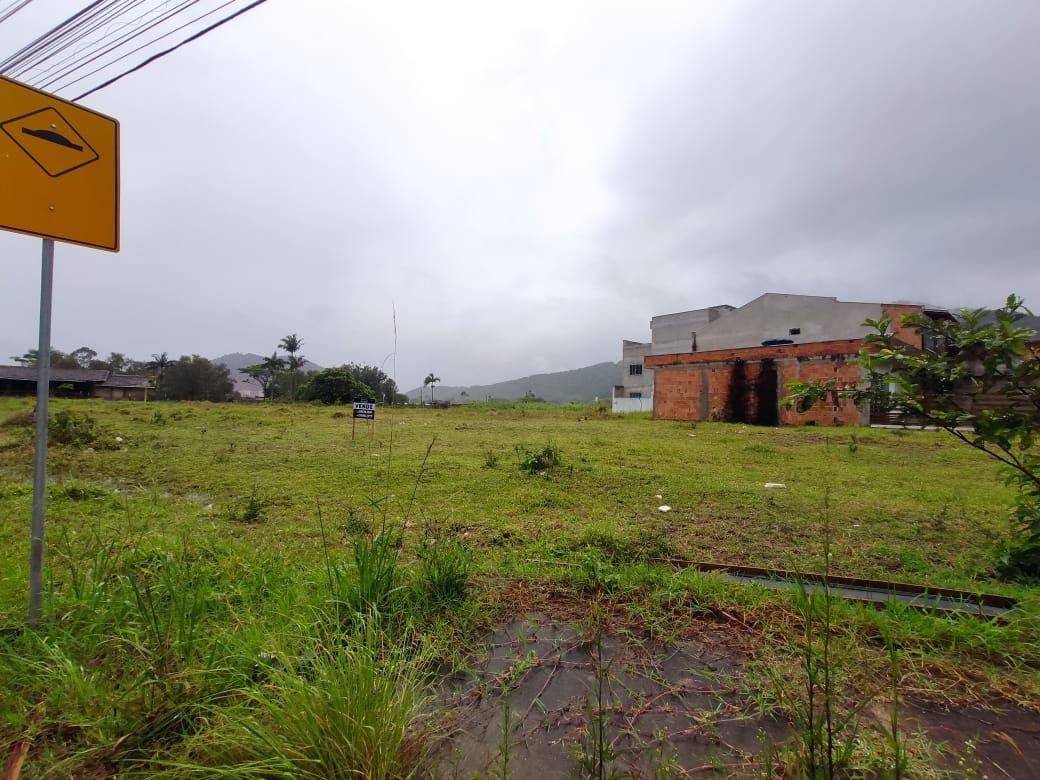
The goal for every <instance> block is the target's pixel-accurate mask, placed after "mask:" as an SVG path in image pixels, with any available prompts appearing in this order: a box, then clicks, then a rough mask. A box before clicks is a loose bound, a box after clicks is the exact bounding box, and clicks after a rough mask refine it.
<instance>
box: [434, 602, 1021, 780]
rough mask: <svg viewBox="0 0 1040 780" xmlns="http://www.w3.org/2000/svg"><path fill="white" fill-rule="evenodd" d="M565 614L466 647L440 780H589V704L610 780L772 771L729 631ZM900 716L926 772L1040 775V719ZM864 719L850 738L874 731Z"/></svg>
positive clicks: (447, 696)
mask: <svg viewBox="0 0 1040 780" xmlns="http://www.w3.org/2000/svg"><path fill="white" fill-rule="evenodd" d="M542 606H547V605H542ZM567 606H568V608H566V609H563V610H561V611H562V612H563V613H564V614H563V619H562V620H558V619H554V617H553V616H552V615H550V614H547V612H545V611H537V612H530V613H528V614H526V615H525V616H524V617H522V618H519V619H514V620H510V621H508V622H505V623H502V624H501V625H499V626H498V627H497V628H495V629H494V630H493V631H492V632H491V633H490V634H488V635H487V636H486V637H485V639H484V641H483V642H482V643H481V645H480V646H479V647H478V648H475V652H474V654H473V664H472V667H471V670H470V671H469V672H468V673H466V674H460V675H457V676H455V677H453V678H452V679H451V680H450V681H449V682H448V683H447V684H446V685H445V686H444V687H443V689H442V697H441V704H442V705H444V706H445V707H446V710H447V711H448V712H449V713H450V715H449V721H448V722H447V723H446V724H445V732H446V733H448V734H450V737H449V738H448V739H447V740H446V742H445V744H444V746H443V747H442V749H441V750H440V752H439V754H438V768H439V773H440V776H442V777H461V778H471V777H501V776H502V770H503V767H504V765H505V764H508V767H507V768H508V777H511V778H514V779H515V780H522V779H523V778H537V779H538V780H548V779H549V778H567V777H578V776H589V775H588V773H587V772H582V763H583V761H584V762H586V763H588V762H590V761H594V760H595V755H596V746H597V744H599V743H597V740H596V738H595V734H596V729H597V718H596V712H597V701H598V697H601V699H602V710H603V712H604V716H603V721H604V723H605V728H604V733H605V734H606V739H605V740H604V741H603V743H602V744H605V745H606V746H607V750H608V758H609V759H610V762H609V766H610V767H611V768H612V769H613V771H614V772H615V776H617V775H620V776H622V777H635V778H643V777H646V778H654V777H687V776H697V777H701V776H715V777H756V776H764V775H763V772H764V769H765V767H766V766H767V764H769V763H770V758H769V755H770V754H772V755H773V756H774V759H773V760H774V761H775V756H776V755H777V754H778V753H779V752H780V749H781V748H782V746H783V744H784V743H785V742H786V741H788V740H790V739H791V738H792V737H793V735H794V732H793V729H792V727H791V725H790V724H788V723H786V722H785V721H783V720H781V719H778V718H775V717H771V716H769V715H766V714H763V711H762V707H761V706H760V703H759V702H758V701H757V700H756V697H755V696H753V695H752V694H751V693H749V687H748V686H747V685H745V684H743V683H744V682H745V679H744V678H745V668H746V664H747V662H748V660H749V659H748V655H747V653H746V652H745V649H746V647H747V644H746V643H743V642H741V641H734V639H733V636H734V635H733V633H732V631H730V630H728V629H723V628H722V627H721V626H713V625H708V626H705V629H706V630H705V631H703V632H697V633H698V635H699V636H698V638H690V639H686V638H684V639H681V640H677V641H674V642H669V643H665V642H659V641H656V640H651V639H649V638H648V637H647V636H645V635H640V632H639V631H627V630H621V631H618V630H617V628H616V626H614V625H613V624H611V627H610V628H609V629H608V630H606V631H600V632H597V631H594V630H591V629H590V628H589V627H588V624H587V623H586V622H585V621H581V622H579V621H576V620H575V619H574V616H575V614H576V610H575V605H567ZM902 709H903V713H902V718H901V724H902V727H903V729H905V730H906V732H907V733H915V732H916V733H918V734H922V735H927V737H928V739H929V740H930V741H931V742H932V743H933V745H932V749H931V752H932V756H931V758H930V759H929V762H930V763H933V764H934V766H935V767H936V768H942V769H946V770H949V771H951V772H952V776H954V777H964V776H976V777H978V776H986V777H989V778H1004V777H1010V778H1016V779H1017V778H1040V715H1038V714H1036V713H1032V712H1028V711H1026V710H1023V709H1021V708H1018V707H1015V706H1013V705H1010V704H1005V703H1001V702H992V703H991V705H990V706H987V707H980V706H972V707H965V708H961V709H954V710H949V709H944V708H941V707H939V706H937V705H935V704H934V703H929V702H925V701H918V700H908V701H905V702H903V708H902ZM885 713H886V709H885V708H884V707H878V708H875V709H874V715H873V717H876V718H878V719H883V718H884V717H886V715H885ZM870 717H871V716H870V715H868V716H867V720H866V721H865V724H864V728H872V727H874V725H880V723H878V724H873V723H871V722H870V721H869V718H870ZM506 724H508V736H506V734H505V732H504V728H505V726H506ZM507 745H508V747H507ZM973 771H974V772H975V773H976V774H974V775H972V774H970V773H971V772H973ZM608 776H610V775H609V773H608ZM777 776H781V773H780V771H779V769H778V770H777Z"/></svg>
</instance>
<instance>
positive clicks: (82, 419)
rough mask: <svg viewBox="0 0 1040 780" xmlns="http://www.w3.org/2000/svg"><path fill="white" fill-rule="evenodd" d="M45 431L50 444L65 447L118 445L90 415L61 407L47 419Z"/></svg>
mask: <svg viewBox="0 0 1040 780" xmlns="http://www.w3.org/2000/svg"><path fill="white" fill-rule="evenodd" d="M47 433H48V440H49V442H50V443H51V444H57V445H65V446H67V447H94V448H95V449H116V448H117V445H118V442H116V441H115V439H114V438H111V437H109V436H107V435H106V431H105V430H104V429H103V428H101V426H99V425H98V422H97V420H96V419H95V418H94V417H93V416H92V415H89V414H86V413H85V412H76V411H73V410H72V409H62V410H61V411H59V412H57V413H56V414H54V415H53V416H52V417H51V418H50V420H48V421H47Z"/></svg>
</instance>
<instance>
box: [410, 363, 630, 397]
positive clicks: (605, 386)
mask: <svg viewBox="0 0 1040 780" xmlns="http://www.w3.org/2000/svg"><path fill="white" fill-rule="evenodd" d="M620 372H621V364H620V363H597V364H596V365H594V366H585V368H576V369H573V370H571V371H557V372H556V373H553V374H534V375H532V376H525V377H523V378H521V379H510V380H508V381H506V382H497V383H495V384H493V385H469V386H461V385H460V386H455V385H437V386H436V389H435V390H434V394H433V397H434V398H435V399H437V400H439V401H440V400H443V401H483V400H484V399H486V398H487V397H488V396H490V397H491V398H495V399H499V400H514V399H517V398H523V397H524V395H526V394H527V393H528V392H531V393H533V394H534V395H536V396H538V397H539V398H544V399H545V400H546V401H551V402H553V403H582V402H591V401H594V400H595V399H596V398H599V400H601V401H605V400H609V399H610V397H611V395H612V393H613V390H614V385H616V384H617V383H618V382H619V381H620V380H621V374H620ZM463 391H465V392H466V393H467V396H466V397H465V398H463V397H462V393H463ZM420 392H422V393H424V396H425V397H426V398H429V395H430V393H429V390H426V389H424V388H421V387H417V388H415V389H414V390H410V391H408V393H407V395H408V397H409V398H411V399H412V400H413V401H418V400H419V393H420Z"/></svg>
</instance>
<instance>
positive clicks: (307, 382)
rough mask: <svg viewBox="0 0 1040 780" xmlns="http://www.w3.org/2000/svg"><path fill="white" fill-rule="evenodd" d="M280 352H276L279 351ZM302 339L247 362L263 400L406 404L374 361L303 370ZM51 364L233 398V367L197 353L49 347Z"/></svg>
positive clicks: (35, 356) (191, 395) (205, 397)
mask: <svg viewBox="0 0 1040 780" xmlns="http://www.w3.org/2000/svg"><path fill="white" fill-rule="evenodd" d="M279 349H281V350H283V351H284V353H285V354H284V355H280V354H279V353H278V350H279ZM302 349H303V339H302V338H301V337H300V336H299V335H297V334H295V333H291V334H289V335H288V336H286V337H285V338H283V339H281V340H280V341H279V342H278V346H277V348H276V349H275V350H274V351H273V352H272V354H271V355H270V356H269V357H266V358H264V359H263V361H261V362H260V363H257V364H255V365H252V366H246V367H245V368H243V369H241V371H242V373H243V374H245V375H247V376H248V377H250V378H251V379H252V380H253V381H255V382H256V383H257V385H258V386H259V388H260V390H261V391H262V393H263V397H264V399H265V400H269V401H270V400H278V401H283V402H295V401H305V402H317V403H324V404H337V403H352V402H353V401H359V400H371V401H375V402H377V403H382V404H407V403H408V397H407V396H405V395H403V394H401V393H399V392H398V389H397V383H396V382H394V380H393V379H391V378H390V377H389V376H387V375H386V373H385V372H384V371H383V370H382V369H380V368H377V367H376V366H368V365H362V364H359V363H345V364H343V365H341V366H337V367H334V368H326V369H322V370H320V371H303V370H302V369H303V366H304V365H305V364H306V362H307V359H306V358H305V357H304V355H303V354H302ZM11 359H12V360H13V361H15V362H16V363H19V364H21V365H23V366H33V367H34V366H37V365H39V353H38V351H37V350H35V349H30V350H27V351H26V352H25V353H24V354H22V355H19V356H12V357H11ZM50 363H51V367H52V368H80V369H92V370H102V371H115V372H116V373H120V374H132V375H137V376H149V377H152V378H153V380H154V381H155V395H154V397H155V398H157V399H159V400H167V401H214V402H220V401H232V400H235V398H236V397H237V396H236V393H235V385H234V382H233V381H232V379H231V371H230V370H229V369H228V367H227V366H225V365H223V364H222V363H216V362H214V361H212V360H209V359H208V358H204V357H202V356H200V355H181V356H180V357H179V358H171V357H170V356H169V355H168V353H166V352H160V353H156V354H153V355H152V356H151V359H150V360H134V359H132V358H129V357H127V356H126V355H125V354H124V353H122V352H112V353H111V354H110V355H109V356H108V358H107V359H101V358H100V357H99V356H98V353H97V351H95V350H93V349H91V348H90V347H80V348H79V349H75V350H73V351H72V352H63V351H61V350H59V349H54V348H52V349H51V360H50Z"/></svg>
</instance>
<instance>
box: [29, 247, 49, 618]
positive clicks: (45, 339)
mask: <svg viewBox="0 0 1040 780" xmlns="http://www.w3.org/2000/svg"><path fill="white" fill-rule="evenodd" d="M53 287H54V241H52V240H51V239H49V238H45V239H43V269H42V271H41V273H40V345H39V348H38V350H37V353H36V367H37V369H36V451H35V457H34V459H33V514H32V540H31V542H30V544H29V622H30V623H36V622H37V621H39V619H40V603H41V599H42V595H43V518H44V512H45V511H46V508H47V422H48V419H49V418H48V411H47V406H48V401H49V400H50V390H51V292H52V290H53Z"/></svg>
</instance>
